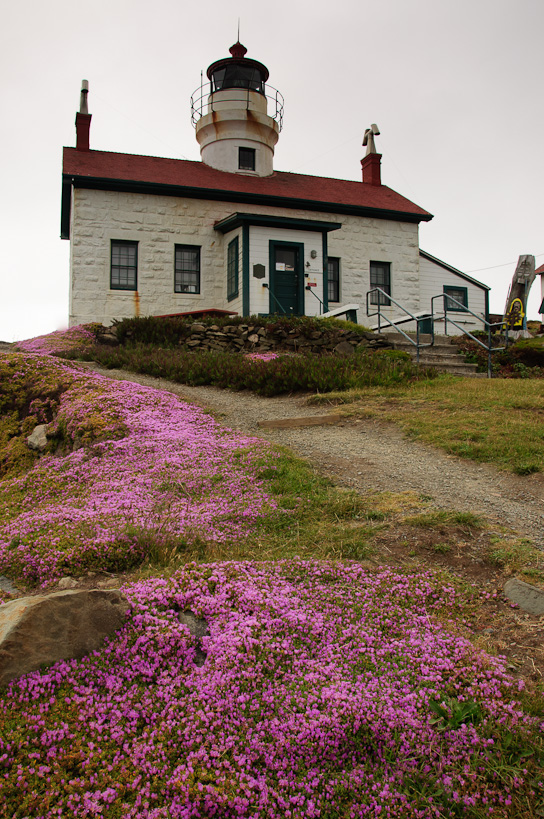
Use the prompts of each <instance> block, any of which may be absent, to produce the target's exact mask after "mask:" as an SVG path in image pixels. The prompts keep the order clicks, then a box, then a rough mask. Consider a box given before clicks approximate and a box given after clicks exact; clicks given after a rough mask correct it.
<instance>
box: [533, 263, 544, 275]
mask: <svg viewBox="0 0 544 819" xmlns="http://www.w3.org/2000/svg"><path fill="white" fill-rule="evenodd" d="M535 274H536V275H537V276H542V275H544V264H541V265H540V267H537V269H536V270H535Z"/></svg>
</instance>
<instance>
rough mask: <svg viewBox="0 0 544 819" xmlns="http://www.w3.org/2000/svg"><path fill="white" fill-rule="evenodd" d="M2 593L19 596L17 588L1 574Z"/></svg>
mask: <svg viewBox="0 0 544 819" xmlns="http://www.w3.org/2000/svg"><path fill="white" fill-rule="evenodd" d="M0 591H3V592H5V593H6V594H19V589H18V588H17V586H14V585H13V583H12V582H11V580H10V579H9V577H4V575H3V574H0Z"/></svg>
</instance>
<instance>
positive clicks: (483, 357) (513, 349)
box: [454, 333, 544, 378]
mask: <svg viewBox="0 0 544 819" xmlns="http://www.w3.org/2000/svg"><path fill="white" fill-rule="evenodd" d="M475 335H476V336H481V338H482V341H484V343H486V344H487V335H486V334H484V333H476V334H475ZM454 343H455V345H456V346H457V348H458V349H459V351H460V352H461V353H462V354H463V355H464V356H465V359H466V360H467V361H469V362H472V363H474V364H477V365H478V371H479V372H487V351H486V350H485V349H484V348H483V347H480V345H479V344H477V343H476V342H475V341H473V340H472V339H470V338H468V337H467V336H460V337H458V338H455V339H454ZM492 344H493V346H494V347H500V346H501V345H503V344H504V338H503V337H500V336H495V337H494V338H493V339H492ZM491 364H492V372H493V375H494V376H496V377H499V378H544V339H543V338H526V339H525V338H524V339H520V340H519V341H514V342H513V343H511V344H509V345H508V347H506V348H505V349H504V350H498V351H497V352H495V353H493V354H492V359H491Z"/></svg>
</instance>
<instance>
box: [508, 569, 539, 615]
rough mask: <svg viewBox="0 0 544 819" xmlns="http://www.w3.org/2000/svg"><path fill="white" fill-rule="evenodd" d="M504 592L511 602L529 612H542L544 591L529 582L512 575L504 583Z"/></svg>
mask: <svg viewBox="0 0 544 819" xmlns="http://www.w3.org/2000/svg"><path fill="white" fill-rule="evenodd" d="M504 593H505V595H506V596H507V597H508V599H509V600H511V601H512V603H517V604H518V606H519V607H520V608H521V609H523V611H528V612H529V614H544V591H542V589H538V588H537V587H536V586H531V584H530V583H524V582H523V580H518V579H517V577H512V578H511V579H510V580H507V581H506V583H505V584H504Z"/></svg>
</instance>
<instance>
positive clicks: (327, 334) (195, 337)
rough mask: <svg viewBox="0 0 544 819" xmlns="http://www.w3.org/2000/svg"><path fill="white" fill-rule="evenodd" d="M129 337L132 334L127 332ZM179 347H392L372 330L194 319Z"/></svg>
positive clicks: (341, 351) (109, 334) (111, 334)
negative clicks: (290, 327) (292, 327)
mask: <svg viewBox="0 0 544 819" xmlns="http://www.w3.org/2000/svg"><path fill="white" fill-rule="evenodd" d="M128 337H129V338H130V333H129V334H128ZM98 341H99V342H100V343H102V344H110V345H117V344H119V340H118V339H117V335H116V333H115V325H114V326H113V327H107V328H106V327H104V329H103V331H102V332H99V334H98ZM179 346H180V347H182V348H185V349H187V350H191V351H193V352H199V351H200V350H217V351H219V352H243V353H248V352H259V353H265V352H296V353H305V354H312V355H323V354H324V353H329V354H331V353H336V354H337V355H349V354H350V353H352V352H353V351H354V350H356V349H359V348H370V349H372V348H388V347H389V348H391V347H392V346H393V345H392V344H391V343H390V342H389V341H388V340H387V339H386V338H385V337H384V336H380V335H378V334H377V333H372V332H370V331H366V330H365V331H363V332H356V331H352V330H343V329H341V328H336V327H334V328H326V329H323V330H311V331H309V332H307V333H305V332H304V330H301V329H297V330H285V329H282V328H275V329H273V328H271V327H267V326H266V325H263V324H226V325H224V326H223V327H219V326H218V325H216V324H212V325H211V326H208V325H205V324H201V323H199V322H195V323H193V324H187V334H186V335H185V336H184V337H180V339H179Z"/></svg>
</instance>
